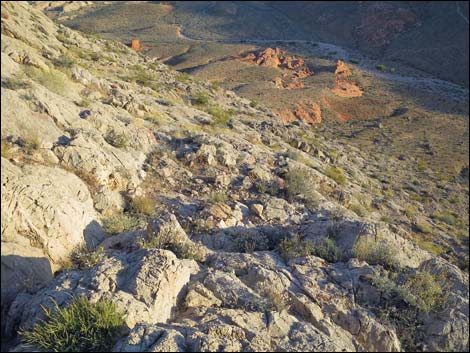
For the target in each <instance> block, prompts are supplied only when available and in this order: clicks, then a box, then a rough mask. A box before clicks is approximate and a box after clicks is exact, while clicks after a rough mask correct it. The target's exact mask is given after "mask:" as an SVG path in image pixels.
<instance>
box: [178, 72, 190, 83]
mask: <svg viewBox="0 0 470 353" xmlns="http://www.w3.org/2000/svg"><path fill="white" fill-rule="evenodd" d="M190 77H191V76H189V75H188V74H187V73H186V72H179V73H178V74H177V75H176V76H175V80H176V81H179V82H182V83H187V82H188V81H189V79H190Z"/></svg>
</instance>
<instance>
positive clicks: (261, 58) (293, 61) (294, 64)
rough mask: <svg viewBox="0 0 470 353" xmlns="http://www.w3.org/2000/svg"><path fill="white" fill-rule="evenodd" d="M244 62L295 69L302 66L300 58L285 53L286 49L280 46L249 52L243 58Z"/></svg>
mask: <svg viewBox="0 0 470 353" xmlns="http://www.w3.org/2000/svg"><path fill="white" fill-rule="evenodd" d="M242 60H243V61H245V62H249V63H254V64H257V65H260V66H267V67H274V68H283V69H289V70H295V69H298V68H300V67H302V66H304V64H305V63H304V61H303V60H302V59H299V58H296V57H294V56H289V55H287V51H286V50H283V49H280V48H266V49H264V50H261V51H258V52H256V53H249V54H248V55H247V56H245V57H244V58H243V59H242Z"/></svg>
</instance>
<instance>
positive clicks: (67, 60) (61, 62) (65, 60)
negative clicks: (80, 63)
mask: <svg viewBox="0 0 470 353" xmlns="http://www.w3.org/2000/svg"><path fill="white" fill-rule="evenodd" d="M53 62H54V65H55V66H58V67H63V68H64V69H70V68H72V67H73V65H74V64H75V62H74V61H73V59H72V58H71V57H70V56H68V55H65V54H62V55H61V56H59V57H58V58H57V59H55V60H54V61H53Z"/></svg>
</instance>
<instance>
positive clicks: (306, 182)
mask: <svg viewBox="0 0 470 353" xmlns="http://www.w3.org/2000/svg"><path fill="white" fill-rule="evenodd" d="M285 183H286V195H287V198H288V199H289V200H293V199H294V198H295V197H297V196H299V195H302V200H303V202H304V205H305V206H306V207H307V208H309V209H314V208H316V207H318V205H319V202H320V200H319V197H318V196H317V194H316V192H315V190H313V187H312V183H311V180H310V176H309V174H308V172H307V170H305V169H304V168H295V169H290V170H289V171H288V172H287V174H286V177H285Z"/></svg>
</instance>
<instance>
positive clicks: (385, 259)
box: [353, 237, 399, 268]
mask: <svg viewBox="0 0 470 353" xmlns="http://www.w3.org/2000/svg"><path fill="white" fill-rule="evenodd" d="M397 252H398V250H397V249H396V248H394V247H393V246H391V245H390V244H386V243H385V242H383V241H380V240H378V241H375V240H374V239H372V238H370V237H360V238H359V239H357V240H356V243H355V244H354V248H353V254H354V256H355V257H357V258H358V259H359V260H363V261H366V262H367V263H368V264H369V265H383V266H385V267H388V268H394V267H397V266H398V265H399V264H398V261H397V258H396V256H397Z"/></svg>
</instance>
